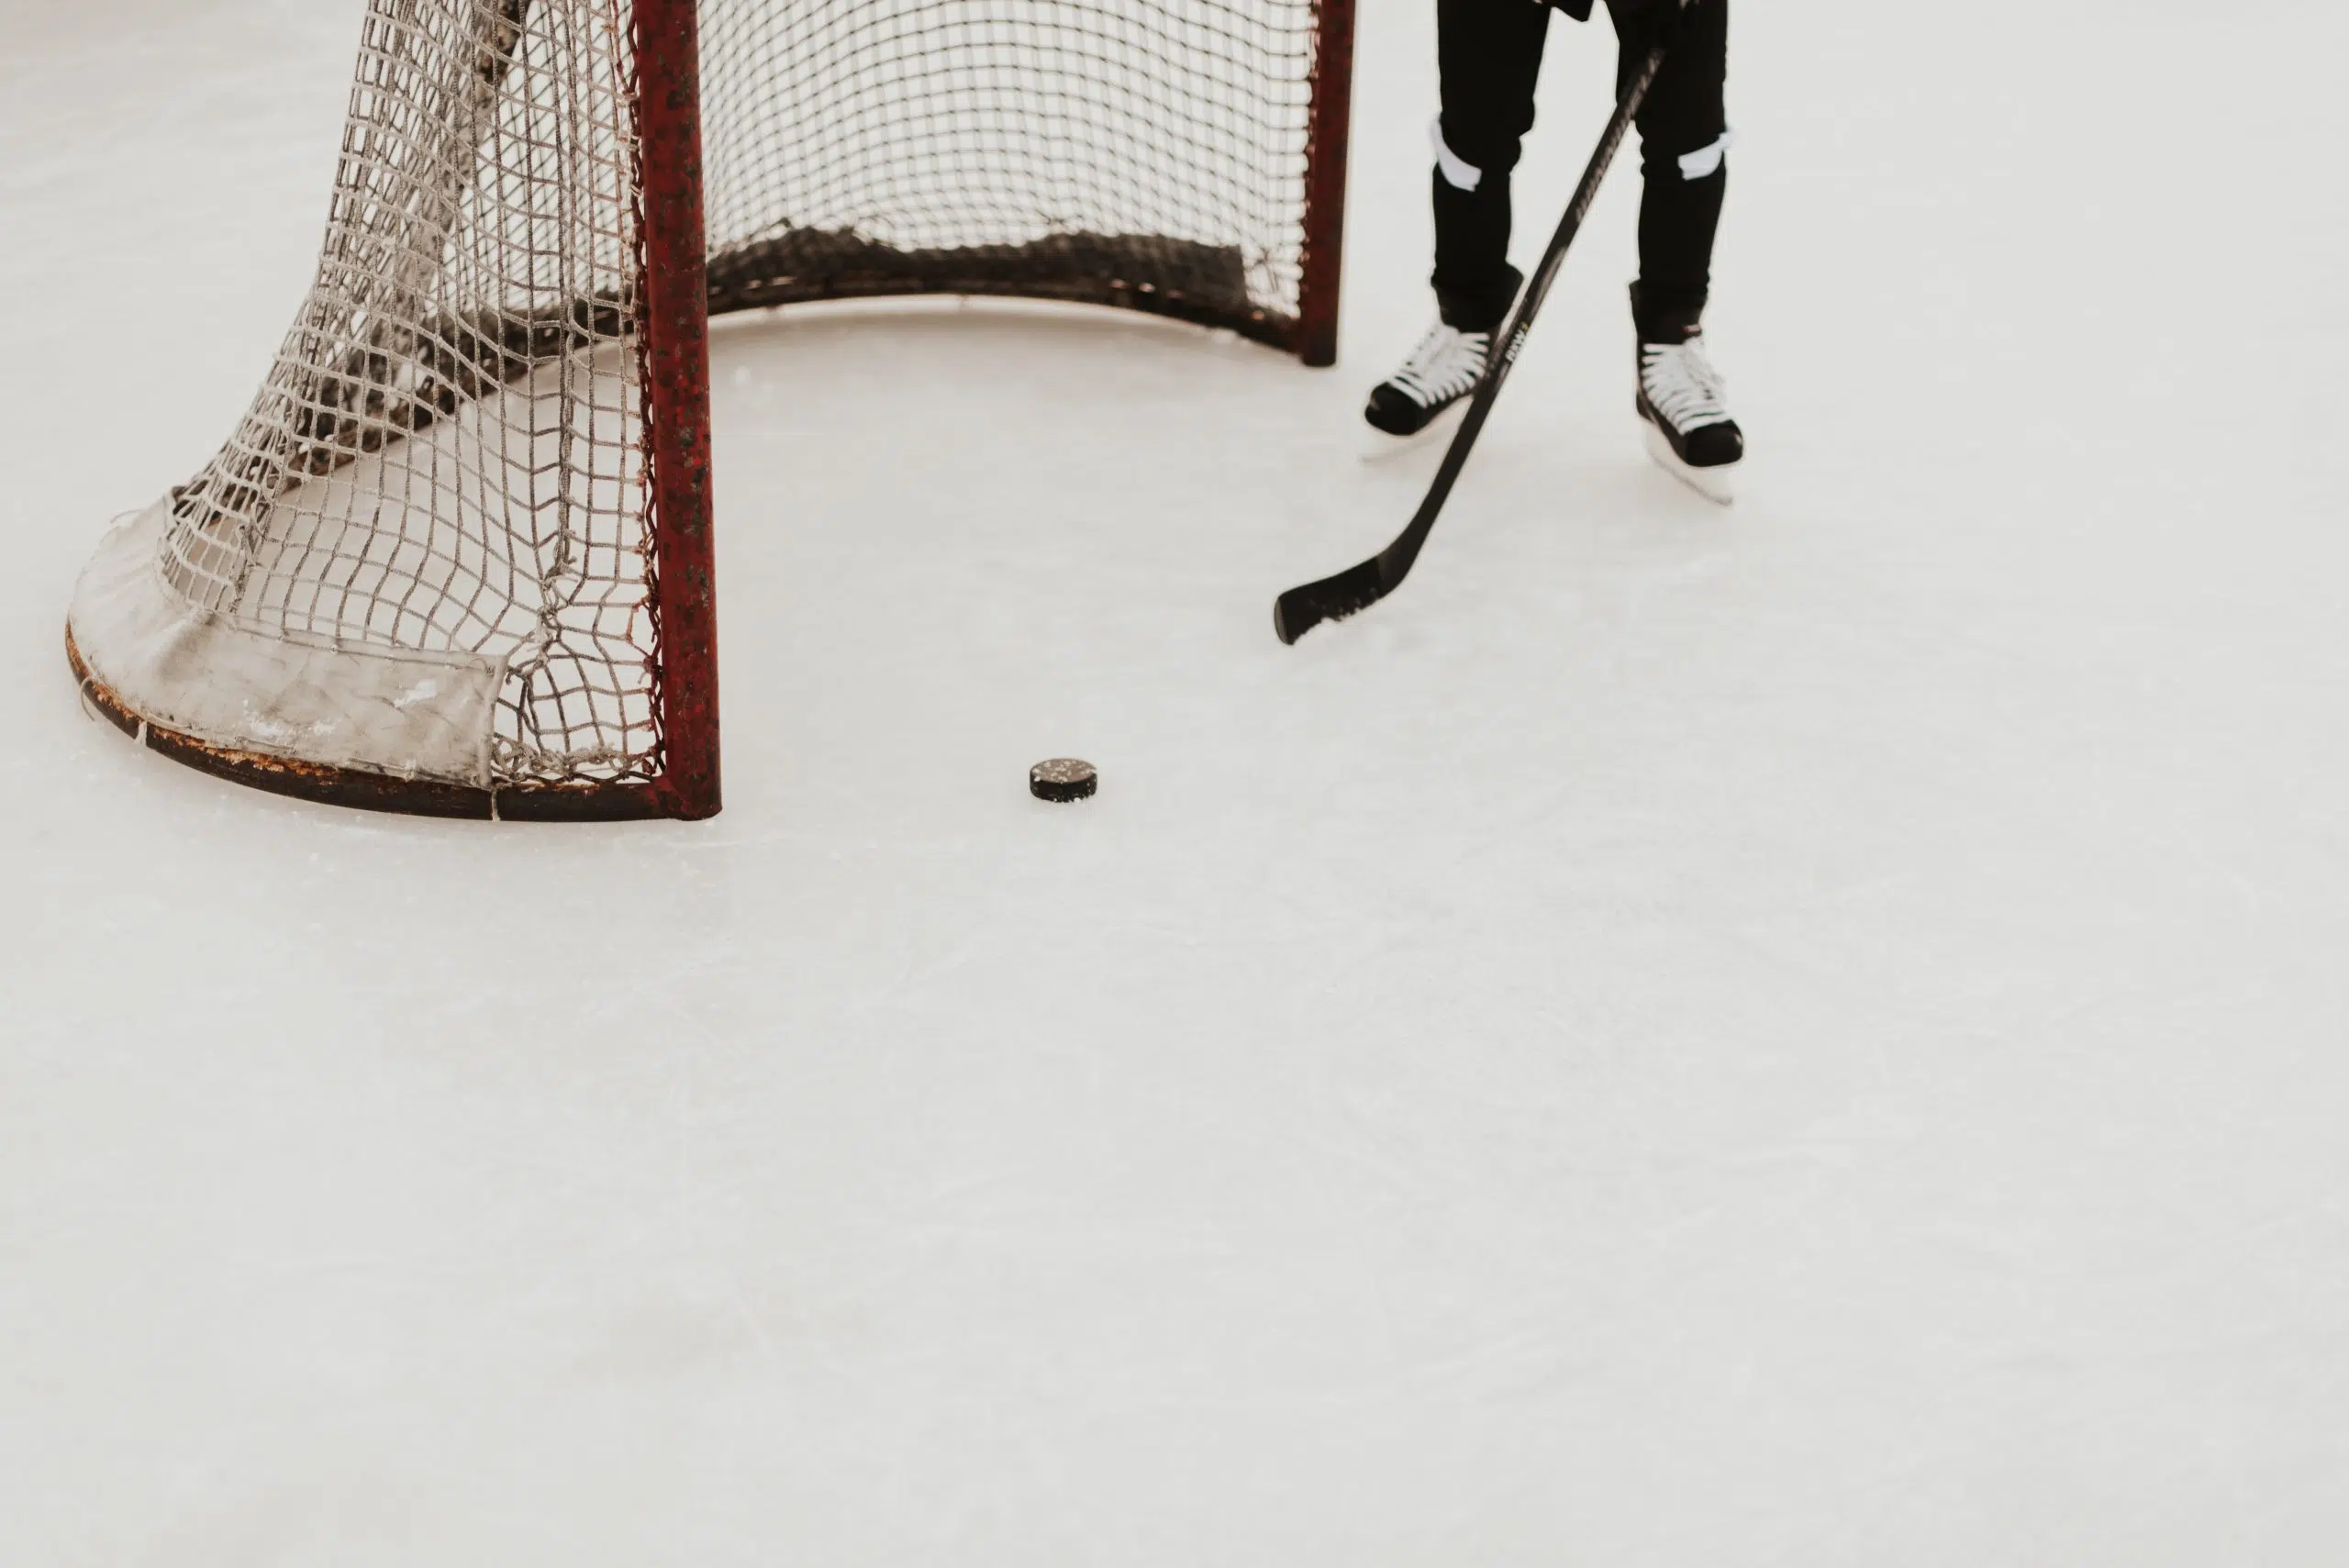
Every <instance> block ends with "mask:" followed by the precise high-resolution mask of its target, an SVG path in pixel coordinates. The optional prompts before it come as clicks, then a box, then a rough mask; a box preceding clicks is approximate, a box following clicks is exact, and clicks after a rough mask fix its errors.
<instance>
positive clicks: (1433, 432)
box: [1354, 397, 1468, 463]
mask: <svg viewBox="0 0 2349 1568" xmlns="http://www.w3.org/2000/svg"><path fill="white" fill-rule="evenodd" d="M1467 412H1468V399H1467V398H1465V397H1460V398H1455V399H1453V402H1452V405H1451V406H1449V407H1447V408H1446V409H1444V411H1443V412H1442V413H1441V414H1438V415H1437V416H1436V417H1434V418H1432V419H1431V420H1429V421H1428V422H1427V423H1426V424H1424V425H1422V426H1420V427H1419V428H1418V429H1416V430H1414V431H1412V432H1411V433H1410V434H1409V435H1408V436H1397V435H1395V434H1392V433H1391V432H1389V431H1386V430H1382V429H1380V428H1378V427H1377V426H1375V425H1374V424H1372V423H1371V422H1370V421H1369V420H1367V419H1364V420H1362V421H1361V422H1360V423H1359V424H1357V425H1356V426H1355V427H1354V428H1355V429H1356V430H1358V431H1360V432H1361V436H1360V442H1361V444H1360V446H1359V447H1358V448H1357V449H1356V451H1355V454H1354V455H1355V456H1357V457H1359V458H1361V459H1362V461H1363V462H1367V463H1380V462H1392V461H1393V460H1395V459H1396V458H1398V457H1403V456H1406V455H1408V453H1411V452H1415V451H1418V450H1419V449H1420V448H1421V447H1425V446H1431V445H1433V444H1434V443H1435V442H1436V441H1437V440H1438V439H1449V438H1450V436H1451V434H1452V432H1453V430H1454V429H1455V428H1458V426H1459V424H1460V420H1461V417H1462V416H1463V415H1464V414H1466V413H1467Z"/></svg>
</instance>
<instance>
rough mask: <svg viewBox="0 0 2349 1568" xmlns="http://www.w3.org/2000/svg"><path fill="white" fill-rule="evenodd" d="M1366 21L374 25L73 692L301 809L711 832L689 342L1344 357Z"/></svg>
mask: <svg viewBox="0 0 2349 1568" xmlns="http://www.w3.org/2000/svg"><path fill="white" fill-rule="evenodd" d="M1349 5H1350V0H704V3H703V4H701V5H700V6H698V7H696V6H694V5H692V4H691V0H370V3H369V6H368V12H367V16H366V20H365V24H364V34H363V38H362V45H361V50H360V60H359V67H358V75H357V82H356V84H355V87H354V89H353V93H352V98H351V114H350V119H349V123H348V128H347V129H346V131H345V135H344V139H343V146H342V153H341V158H340V165H339V169H338V173H337V179H336V183H335V191H334V196H333V202H332V206H331V209H330V215H329V218H328V232H327V239H326V243H325V247H324V251H323V255H322V259H321V261H320V263H319V268H318V272H317V281H316V284H314V286H313V288H312V291H311V293H310V295H309V297H308V299H307V301H306V303H305V305H304V306H303V307H302V310H301V313H300V315H299V317H297V319H296V320H295V325H294V327H293V329H292V330H291V332H290V333H289V334H288V336H287V338H286V339H285V342H284V347H283V348H282V350H280V352H279V354H278V357H277V360H276V362H275V364H274V366H273V370H272V371H271V373H270V375H269V378H268V380H267V383H266V384H265V385H264V386H263V388H262V392H261V394H260V395H259V396H258V397H257V398H256V399H255V401H254V403H253V405H252V407H251V409H250V412H249V413H248V414H247V415H246V417H245V418H244V419H243V421H242V422H241V423H240V424H239V427H238V428H237V430H236V432H235V434H234V435H233V436H231V437H230V439H229V440H228V443H227V444H226V446H224V447H223V448H222V450H220V452H219V453H218V455H217V457H216V458H215V459H214V460H213V461H212V462H210V463H209V464H208V465H207V466H206V468H205V469H204V470H203V471H202V472H201V473H198V474H197V475H196V476H195V478H194V479H193V480H191V481H190V482H189V483H188V484H184V485H183V486H181V487H179V488H178V489H177V490H175V491H174V492H173V494H172V495H170V496H168V497H167V498H165V499H164V500H163V501H161V502H159V503H158V504H157V505H156V506H153V507H150V509H149V510H148V511H147V512H145V513H144V514H141V515H140V516H139V517H137V518H135V519H133V520H132V521H130V522H129V523H128V524H126V525H125V526H123V527H122V528H118V529H117V531H116V532H115V533H114V534H113V535H111V536H110V537H109V539H108V540H107V542H106V545H105V546H104V547H103V548H102V550H101V551H100V554H99V557H98V559H97V560H96V561H95V562H93V564H92V566H91V567H90V569H89V571H88V572H87V573H85V574H84V576H83V582H82V584H81V587H80V589H79V590H78V591H77V594H76V597H75V603H74V607H73V612H72V617H71V624H70V627H69V637H70V639H71V647H72V657H73V659H74V662H75V665H76V669H77V673H78V674H79V675H80V676H81V678H82V679H83V683H84V686H85V690H87V691H88V692H89V694H90V695H91V696H92V697H93V699H94V700H95V701H96V702H97V703H98V704H99V705H100V706H101V707H102V708H103V709H104V710H105V711H106V712H107V713H108V714H109V715H110V716H111V717H114V718H115V719H116V720H117V722H118V723H120V724H121V725H122V726H123V727H124V728H128V729H132V730H134V731H135V732H137V733H139V734H140V735H141V736H142V737H144V738H145V739H146V740H148V741H149V742H150V744H153V745H155V746H157V747H158V748H159V749H162V750H165V751H171V752H173V754H175V755H178V756H180V757H181V758H182V760H184V761H189V762H195V763H197V764H198V765H201V766H205V767H207V768H210V769H212V770H213V771H216V772H221V773H229V774H231V775H233V776H237V777H239V778H242V779H244V780H245V781H246V782H250V783H256V784H262V785H263V786H265V787H270V788H274V789H280V790H284V791H286V792H288V793H296V794H306V795H320V796H324V797H326V798H331V799H337V800H342V801H346V802H349V803H351V804H357V805H366V806H390V807H395V808H400V809H417V810H429V811H443V812H449V813H454V814H464V815H483V814H500V815H541V816H561V815H576V816H596V817H606V816H633V815H650V814H674V815H686V816H696V815H704V814H707V812H708V811H712V810H715V809H716V807H717V790H716V738H715V722H716V720H715V701H714V687H715V658H714V651H713V649H712V647H711V626H710V622H709V604H708V599H709V594H710V587H709V584H708V582H707V576H708V571H707V531H706V526H707V517H706V516H703V515H701V513H702V510H703V508H704V507H705V506H706V502H707V485H706V478H707V472H706V471H707V445H706V442H707V367H706V345H705V344H704V343H703V341H702V340H701V339H700V337H699V335H698V334H699V331H700V327H699V321H698V317H700V316H701V315H702V314H703V313H704V312H705V310H706V311H707V313H718V312H723V311H727V310H733V309H741V308H749V307H755V306H769V305H778V304H786V303H791V302H795V301H804V300H812V299H823V298H835V297H845V296H853V295H881V294H898V293H909V292H931V291H936V292H954V293H977V294H1011V295H1037V296H1041V297H1047V298H1061V299H1069V300H1079V301H1089V302H1093V303H1099V304H1109V305H1123V306H1131V307H1134V308H1139V309H1144V310H1150V311H1155V312H1159V313H1163V314H1169V315H1174V316H1178V317H1185V318H1187V319H1192V320H1196V321H1200V322H1204V323H1211V324H1216V325H1221V326H1226V327H1229V328H1232V329H1234V330H1237V331H1240V332H1242V333H1245V334H1247V335H1249V336H1252V337H1254V338H1257V339H1262V340H1264V341H1266V342H1268V343H1272V344H1275V345H1277V346H1280V347H1283V348H1286V349H1288V350H1291V351H1295V352H1298V353H1300V354H1302V355H1303V356H1304V357H1306V358H1307V359H1308V361H1315V362H1326V361H1327V360H1328V358H1329V357H1330V347H1331V337H1332V334H1333V331H1334V298H1335V261H1336V229H1337V212H1336V200H1337V193H1338V192H1340V191H1341V189H1342V147H1343V132H1344V105H1343V93H1344V81H1345V73H1344V69H1343V67H1344V54H1345V50H1346V49H1347V48H1348V47H1349V44H1350V36H1349V35H1350V26H1349V21H1350V18H1349V15H1348V11H1347V6H1349ZM696 25H697V27H698V39H699V41H698V48H697V49H696V47H695V38H696ZM696 65H697V66H698V83H697V84H696ZM696 116H697V119H698V138H699V139H698V140H697V141H696ZM696 152H698V154H699V157H698V159H696ZM685 227H690V228H693V229H694V230H695V232H693V233H691V234H685V233H682V232H680V229H681V228H685ZM705 244H706V253H705ZM664 296H665V304H664ZM680 301H683V302H684V306H685V307H684V308H683V309H682V310H681V309H679V308H678V305H679V302H680ZM689 317H690V318H691V319H690V320H688V318H689ZM664 353H665V355H666V359H665V360H664V359H663V355H664ZM664 365H665V367H666V368H665V369H664V368H663V367H664ZM687 578H690V579H691V584H690V586H691V590H692V591H691V592H690V593H687V592H685V591H684V590H683V588H682V587H681V584H684V583H685V580H686V579H687ZM681 646H683V647H684V649H685V651H681ZM688 730H690V731H691V733H687V731H688ZM684 751H691V752H692V753H693V757H692V760H691V762H690V765H685V764H683V763H681V755H680V754H681V752H684Z"/></svg>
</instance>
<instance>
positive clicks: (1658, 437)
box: [1640, 419, 1742, 506]
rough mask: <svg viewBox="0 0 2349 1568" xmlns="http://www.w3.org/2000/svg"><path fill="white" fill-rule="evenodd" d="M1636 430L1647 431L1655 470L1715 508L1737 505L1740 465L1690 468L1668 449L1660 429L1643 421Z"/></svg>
mask: <svg viewBox="0 0 2349 1568" xmlns="http://www.w3.org/2000/svg"><path fill="white" fill-rule="evenodd" d="M1640 428H1642V429H1643V430H1645V431H1646V432H1647V438H1648V455H1649V456H1650V457H1652V458H1653V459H1655V462H1656V466H1657V467H1658V468H1661V469H1663V470H1664V473H1668V474H1670V475H1672V477H1673V478H1675V479H1677V480H1678V481H1680V483H1681V484H1686V485H1687V486H1688V488H1689V489H1691V490H1694V491H1695V492H1696V493H1697V494H1698V495H1702V496H1703V497H1704V498H1705V499H1706V500H1708V501H1710V502H1712V503H1713V504H1714V505H1715V506H1735V505H1737V471H1738V469H1739V468H1740V467H1742V463H1735V462H1730V463H1723V464H1721V465H1720V467H1719V468H1691V467H1689V466H1688V465H1687V463H1685V462H1681V461H1680V454H1679V453H1678V452H1676V451H1674V450H1672V442H1671V441H1669V440H1668V439H1665V437H1664V432H1663V431H1662V430H1661V429H1658V428H1656V427H1655V426H1654V425H1653V424H1652V423H1650V422H1649V421H1648V420H1645V419H1642V420H1641V421H1640Z"/></svg>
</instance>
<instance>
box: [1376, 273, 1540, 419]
mask: <svg viewBox="0 0 2349 1568" xmlns="http://www.w3.org/2000/svg"><path fill="white" fill-rule="evenodd" d="M1524 281H1525V280H1524V279H1523V277H1522V276H1520V274H1519V272H1518V270H1517V269H1516V268H1515V267H1504V268H1503V269H1502V272H1501V275H1500V276H1499V277H1497V278H1495V279H1493V280H1492V281H1491V283H1490V284H1489V285H1488V286H1486V287H1483V288H1480V289H1477V290H1475V291H1473V292H1462V291H1460V290H1455V289H1451V288H1446V287H1442V286H1439V287H1438V288H1437V289H1436V295H1435V302H1436V323H1435V325H1434V326H1432V327H1431V328H1428V335H1427V336H1426V337H1424V338H1422V339H1419V347H1418V348H1416V349H1414V350H1411V357H1410V358H1409V359H1408V360H1405V361H1403V368H1402V369H1400V370H1398V371H1397V372H1396V373H1394V374H1393V375H1390V376H1388V377H1387V378H1386V380H1385V381H1382V382H1380V383H1379V384H1377V385H1376V386H1375V387H1373V388H1371V391H1370V402H1369V404H1368V406H1365V407H1364V409H1363V411H1362V417H1364V419H1367V420H1369V421H1370V424H1371V428H1373V429H1375V430H1379V431H1382V432H1384V433H1385V434H1386V435H1389V436H1396V437H1401V438H1408V437H1412V436H1417V435H1420V434H1422V433H1424V432H1425V431H1426V430H1428V429H1429V428H1431V427H1432V426H1433V425H1434V424H1435V422H1436V421H1437V420H1438V419H1440V418H1442V417H1443V416H1444V415H1445V414H1448V413H1451V412H1453V410H1455V409H1457V408H1459V406H1461V404H1462V403H1463V402H1464V400H1465V399H1466V398H1467V396H1468V395H1469V394H1471V393H1473V392H1475V390H1476V384H1477V383H1478V382H1480V381H1482V380H1483V379H1484V378H1485V367H1486V365H1488V364H1490V363H1491V362H1492V358H1493V337H1494V334H1495V333H1497V331H1498V330H1499V329H1500V325H1501V322H1502V319H1503V318H1504V317H1507V316H1508V307H1509V304H1510V302H1511V301H1513V300H1514V299H1516V298H1517V290H1518V285H1519V284H1521V283H1523V282H1524ZM1404 444H1406V443H1405V442H1404V441H1399V440H1398V441H1395V442H1386V441H1382V442H1380V443H1379V445H1380V446H1381V447H1384V448H1386V449H1388V450H1393V449H1395V448H1397V447H1399V446H1401V445H1404Z"/></svg>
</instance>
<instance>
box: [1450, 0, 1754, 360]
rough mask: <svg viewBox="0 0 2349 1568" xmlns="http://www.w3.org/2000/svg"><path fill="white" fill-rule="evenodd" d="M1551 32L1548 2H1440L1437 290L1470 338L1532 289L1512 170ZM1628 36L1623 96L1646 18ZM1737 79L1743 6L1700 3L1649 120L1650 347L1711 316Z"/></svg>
mask: <svg viewBox="0 0 2349 1568" xmlns="http://www.w3.org/2000/svg"><path fill="white" fill-rule="evenodd" d="M1611 3H1612V0H1610V4H1611ZM1664 3H1665V4H1669V3H1670V0H1664ZM1549 25H1550V7H1549V6H1546V5H1542V4H1540V3H1539V0H1437V4H1436V30H1437V60H1438V64H1439V66H1440V67H1441V69H1442V77H1443V115H1442V118H1441V119H1440V120H1439V121H1438V122H1437V126H1436V170H1435V279H1434V282H1435V289H1436V297H1437V299H1438V300H1439V301H1440V302H1441V303H1442V308H1443V315H1444V319H1445V320H1447V321H1449V322H1451V323H1452V324H1453V326H1455V327H1459V328H1464V329H1467V330H1490V329H1491V328H1494V327H1497V325H1499V322H1500V318H1501V317H1502V316H1504V315H1505V314H1507V312H1508V305H1509V301H1510V300H1511V299H1512V298H1513V297H1514V296H1515V295H1516V292H1517V287H1518V284H1519V283H1520V281H1521V280H1520V275H1519V273H1518V272H1517V271H1516V270H1515V269H1514V268H1512V267H1511V266H1510V265H1509V263H1508V240H1509V191H1508V184H1509V171H1511V170H1512V169H1514V168H1516V167H1517V160H1518V154H1519V152H1520V150H1522V147H1523V143H1524V138H1525V133H1526V132H1527V131H1529V130H1531V128H1533V88H1534V83H1535V82H1536V81H1537V80H1539V78H1540V76H1541V73H1542V41H1543V39H1544V38H1545V37H1546V36H1547V33H1548V29H1549ZM1616 32H1617V34H1618V36H1619V38H1620V39H1621V44H1620V61H1619V63H1618V68H1617V82H1618V87H1619V89H1620V85H1621V84H1622V83H1623V82H1624V81H1625V80H1627V79H1628V78H1629V76H1630V75H1631V72H1633V71H1635V70H1637V69H1638V67H1639V66H1640V65H1641V64H1642V62H1643V61H1645V59H1646V48H1645V45H1644V43H1643V41H1642V39H1641V37H1640V30H1639V28H1638V27H1637V25H1636V23H1635V22H1627V21H1626V20H1625V19H1624V18H1623V17H1618V18H1617V22H1616ZM1728 71H1729V0H1697V3H1696V5H1695V6H1692V7H1691V8H1690V9H1689V11H1688V12H1687V16H1686V17H1685V18H1684V19H1683V20H1682V22H1681V27H1680V35H1679V38H1678V40H1677V41H1676V42H1675V44H1674V46H1673V49H1672V52H1671V53H1670V54H1669V55H1667V56H1666V57H1665V60H1664V71H1663V73H1662V74H1661V75H1660V76H1658V77H1657V78H1656V82H1655V84H1654V86H1653V87H1652V88H1651V89H1650V90H1649V93H1648V98H1647V103H1646V105H1645V106H1644V107H1642V110H1641V111H1640V117H1639V128H1640V146H1641V152H1642V172H1644V173H1645V175H1646V178H1647V189H1646V195H1645V196H1644V197H1643V199H1642V203H1641V206H1640V282H1639V284H1638V287H1637V292H1636V293H1635V295H1634V296H1633V297H1634V300H1635V302H1636V304H1635V308H1636V311H1637V314H1638V316H1639V317H1640V324H1641V335H1642V337H1643V338H1664V337H1677V336H1681V335H1683V334H1685V333H1686V332H1687V330H1688V329H1689V328H1693V327H1694V326H1695V325H1696V323H1697V320H1698V317H1700V316H1701V315H1702V314H1703V313H1704V308H1705V296H1706V294H1707V292H1708V290H1709V287H1710V284H1711V280H1712V260H1713V235H1714V232H1715V230H1716V229H1717V228H1719V227H1720V216H1721V195H1722V193H1723V192H1724V191H1725V190H1726V189H1727V188H1728V184H1729V170H1728V167H1727V164H1726V163H1725V161H1724V157H1725V154H1726V153H1727V151H1728V150H1729V123H1728V120H1727V119H1726V117H1725V112H1724V110H1723V108H1722V104H1721V93H1722V83H1723V82H1724V80H1725V79H1726V77H1727V75H1728Z"/></svg>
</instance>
